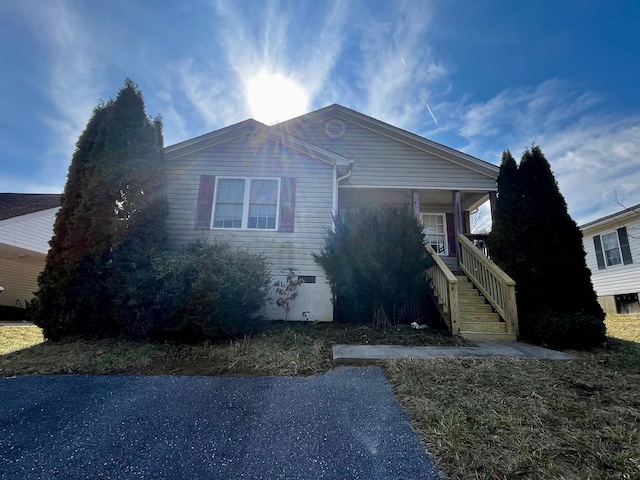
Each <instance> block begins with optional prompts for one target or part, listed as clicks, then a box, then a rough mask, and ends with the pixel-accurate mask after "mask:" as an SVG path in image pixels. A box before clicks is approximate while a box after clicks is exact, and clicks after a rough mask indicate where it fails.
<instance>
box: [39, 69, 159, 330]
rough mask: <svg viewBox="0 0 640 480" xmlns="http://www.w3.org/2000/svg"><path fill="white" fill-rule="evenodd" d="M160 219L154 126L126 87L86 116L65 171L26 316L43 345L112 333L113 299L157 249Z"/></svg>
mask: <svg viewBox="0 0 640 480" xmlns="http://www.w3.org/2000/svg"><path fill="white" fill-rule="evenodd" d="M166 211H167V204H166V196H165V177H164V159H163V150H162V124H161V120H160V119H159V118H158V119H155V120H152V119H150V118H149V117H148V116H147V115H146V113H145V109H144V101H143V99H142V94H141V92H140V90H139V89H138V87H137V85H136V84H135V83H134V82H133V81H131V80H129V79H127V81H126V82H125V85H124V87H123V88H122V89H121V90H120V91H119V93H118V96H117V97H116V99H115V100H110V101H108V102H106V103H101V104H100V105H98V107H96V109H95V110H94V113H93V116H92V118H91V119H90V120H89V122H88V124H87V127H86V129H85V131H84V132H83V134H82V135H81V136H80V139H79V140H78V143H77V145H76V151H75V153H74V156H73V158H72V162H71V166H70V167H69V173H68V177H67V184H66V186H65V191H64V194H63V197H62V205H61V209H60V212H59V213H58V216H57V217H56V222H55V225H54V237H53V239H52V240H51V242H50V243H51V250H50V252H49V254H48V255H47V262H46V266H45V270H44V271H43V273H42V274H41V275H40V277H39V280H38V286H39V290H38V292H37V293H36V298H35V299H34V302H33V308H32V318H33V320H34V321H35V323H36V324H37V325H39V326H41V327H42V328H43V330H44V334H45V336H46V337H47V338H52V339H57V338H60V337H62V336H66V335H73V334H79V333H84V334H97V335H108V334H115V333H117V332H118V330H119V326H118V321H117V319H119V318H120V313H121V312H119V311H116V310H114V306H116V307H117V302H115V300H116V296H115V293H114V292H117V291H118V290H119V289H120V287H121V286H122V284H124V282H125V281H126V279H127V275H126V273H127V269H130V268H132V266H134V265H138V266H139V265H143V264H145V262H146V260H145V258H146V256H148V254H149V252H151V251H153V250H154V249H158V248H159V247H160V246H161V243H162V240H163V231H164V219H165V216H166Z"/></svg>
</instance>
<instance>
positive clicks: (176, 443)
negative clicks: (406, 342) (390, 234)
mask: <svg viewBox="0 0 640 480" xmlns="http://www.w3.org/2000/svg"><path fill="white" fill-rule="evenodd" d="M0 456H1V463H0V478H2V479H15V480H18V479H51V478H64V479H79V478H111V479H142V478H145V479H162V478H166V479H183V478H184V479H243V478H244V479H294V478H295V479H316V478H326V479H400V478H402V479H437V478H439V477H438V476H437V474H436V473H435V471H434V468H433V465H432V463H431V461H430V459H429V457H428V456H427V454H426V452H425V450H424V448H423V446H422V445H421V444H420V442H419V440H418V436H417V434H416V433H415V432H414V431H413V430H412V429H411V427H410V425H409V417H408V415H407V414H406V413H405V412H404V411H403V410H402V409H401V407H400V406H399V405H398V403H397V402H396V401H395V400H394V398H393V393H392V389H391V386H390V385H389V383H388V382H387V381H386V379H385V378H384V376H383V374H382V371H381V370H380V369H379V368H377V367H369V368H356V367H344V368H340V369H337V370H334V371H331V372H328V373H326V374H323V375H318V376H314V377H308V378H301V377H296V378H293V377H252V378H247V377H242V378H240V377H172V376H89V375H71V376H28V377H19V378H8V379H0Z"/></svg>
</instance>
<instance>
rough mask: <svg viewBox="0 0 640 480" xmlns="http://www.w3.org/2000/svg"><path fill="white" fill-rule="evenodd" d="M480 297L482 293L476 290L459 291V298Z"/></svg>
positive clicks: (464, 289)
mask: <svg viewBox="0 0 640 480" xmlns="http://www.w3.org/2000/svg"><path fill="white" fill-rule="evenodd" d="M479 296H480V292H479V291H478V290H476V289H471V288H459V289H458V297H479ZM483 298H484V297H483Z"/></svg>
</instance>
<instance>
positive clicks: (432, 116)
mask: <svg viewBox="0 0 640 480" xmlns="http://www.w3.org/2000/svg"><path fill="white" fill-rule="evenodd" d="M425 105H426V106H427V110H429V113H430V114H431V118H433V121H434V122H436V126H438V127H439V126H440V125H438V120H436V116H435V115H434V114H433V112H432V111H431V109H430V108H429V104H428V103H425Z"/></svg>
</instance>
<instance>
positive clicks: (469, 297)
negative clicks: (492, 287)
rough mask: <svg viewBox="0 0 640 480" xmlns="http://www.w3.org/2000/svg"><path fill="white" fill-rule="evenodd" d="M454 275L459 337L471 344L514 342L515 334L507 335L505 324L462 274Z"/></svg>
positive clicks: (456, 273)
mask: <svg viewBox="0 0 640 480" xmlns="http://www.w3.org/2000/svg"><path fill="white" fill-rule="evenodd" d="M454 274H455V277H456V279H457V280H458V305H459V310H460V336H462V337H463V338H465V339H467V340H469V341H471V342H474V341H492V342H515V341H516V334H515V333H507V326H506V324H505V323H504V322H503V321H501V319H500V316H499V315H498V314H497V313H495V312H494V311H493V308H492V307H491V305H489V304H488V303H487V302H486V300H485V298H484V296H483V295H482V294H481V293H480V292H479V291H478V290H477V289H476V288H475V287H474V285H473V283H471V281H469V279H468V278H467V276H466V275H464V274H463V273H462V272H455V273H454Z"/></svg>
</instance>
